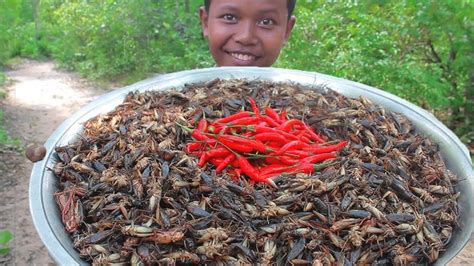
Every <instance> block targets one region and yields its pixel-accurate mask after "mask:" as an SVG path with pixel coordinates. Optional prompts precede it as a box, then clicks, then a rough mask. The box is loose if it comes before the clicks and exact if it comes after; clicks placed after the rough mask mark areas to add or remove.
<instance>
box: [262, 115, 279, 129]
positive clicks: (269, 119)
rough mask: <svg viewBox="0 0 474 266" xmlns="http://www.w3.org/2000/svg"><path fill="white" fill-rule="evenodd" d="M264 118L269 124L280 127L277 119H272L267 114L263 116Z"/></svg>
mask: <svg viewBox="0 0 474 266" xmlns="http://www.w3.org/2000/svg"><path fill="white" fill-rule="evenodd" d="M261 118H262V120H263V121H265V123H267V124H268V125H269V126H272V127H278V126H280V124H278V123H277V122H276V121H275V120H273V119H271V118H270V117H268V116H266V115H262V116H261Z"/></svg>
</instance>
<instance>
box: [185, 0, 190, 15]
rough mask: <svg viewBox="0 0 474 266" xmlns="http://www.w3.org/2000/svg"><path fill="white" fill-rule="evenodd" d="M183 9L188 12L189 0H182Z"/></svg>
mask: <svg viewBox="0 0 474 266" xmlns="http://www.w3.org/2000/svg"><path fill="white" fill-rule="evenodd" d="M184 11H185V12H186V13H189V0H184Z"/></svg>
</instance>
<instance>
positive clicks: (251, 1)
mask: <svg viewBox="0 0 474 266" xmlns="http://www.w3.org/2000/svg"><path fill="white" fill-rule="evenodd" d="M287 1H288V0H212V1H211V6H210V11H212V10H213V9H214V10H216V9H229V10H232V9H235V10H237V9H239V10H240V9H247V10H248V9H252V10H254V11H258V12H259V13H260V12H284V13H286V12H287Z"/></svg>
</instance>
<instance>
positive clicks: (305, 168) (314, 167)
mask: <svg viewBox="0 0 474 266" xmlns="http://www.w3.org/2000/svg"><path fill="white" fill-rule="evenodd" d="M331 164H332V162H324V163H320V164H302V165H300V166H299V167H298V169H297V170H296V171H297V172H303V173H306V174H312V173H313V172H316V171H320V170H322V169H324V168H325V167H327V166H329V165H331Z"/></svg>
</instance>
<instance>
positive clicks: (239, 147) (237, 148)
mask: <svg viewBox="0 0 474 266" xmlns="http://www.w3.org/2000/svg"><path fill="white" fill-rule="evenodd" d="M227 136H229V135H227ZM217 141H218V142H220V143H222V144H223V145H224V146H226V147H227V148H229V149H231V150H232V151H234V152H252V151H253V150H254V148H253V147H251V146H249V145H245V144H242V143H239V142H235V141H232V140H229V139H227V138H225V137H223V136H222V135H220V136H218V137H217Z"/></svg>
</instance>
